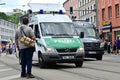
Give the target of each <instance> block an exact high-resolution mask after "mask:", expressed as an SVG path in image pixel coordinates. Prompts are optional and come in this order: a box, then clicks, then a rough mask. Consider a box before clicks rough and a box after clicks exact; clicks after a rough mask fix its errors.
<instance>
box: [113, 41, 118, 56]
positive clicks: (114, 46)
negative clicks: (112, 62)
mask: <svg viewBox="0 0 120 80" xmlns="http://www.w3.org/2000/svg"><path fill="white" fill-rule="evenodd" d="M116 50H117V47H116V44H115V42H114V44H113V54H116Z"/></svg>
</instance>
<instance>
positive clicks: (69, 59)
mask: <svg viewBox="0 0 120 80" xmlns="http://www.w3.org/2000/svg"><path fill="white" fill-rule="evenodd" d="M29 5H30V7H31V11H29V14H26V15H24V16H22V17H21V19H22V18H23V17H25V16H27V17H28V18H29V26H30V27H31V28H32V29H33V31H34V33H35V36H36V43H35V52H34V54H33V60H34V61H37V62H38V63H39V67H40V68H45V67H47V66H49V65H51V64H56V63H74V64H75V66H76V67H82V65H83V59H84V45H83V43H82V41H81V40H80V39H79V37H84V34H82V33H81V35H79V36H77V33H76V31H75V27H74V25H73V23H72V20H71V19H70V18H69V17H68V16H67V15H66V14H65V9H64V8H63V7H62V6H61V5H60V4H39V5H38V4H33V3H31V4H29Z"/></svg>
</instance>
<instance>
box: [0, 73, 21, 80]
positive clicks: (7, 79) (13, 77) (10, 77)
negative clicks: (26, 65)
mask: <svg viewBox="0 0 120 80" xmlns="http://www.w3.org/2000/svg"><path fill="white" fill-rule="evenodd" d="M19 77H20V74H17V75H13V76H7V77H4V78H0V80H11V79H15V78H19Z"/></svg>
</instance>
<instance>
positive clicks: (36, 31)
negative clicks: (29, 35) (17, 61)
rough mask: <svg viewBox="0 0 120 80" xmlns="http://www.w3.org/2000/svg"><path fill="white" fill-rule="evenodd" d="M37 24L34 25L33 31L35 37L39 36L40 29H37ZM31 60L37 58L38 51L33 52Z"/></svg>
mask: <svg viewBox="0 0 120 80" xmlns="http://www.w3.org/2000/svg"><path fill="white" fill-rule="evenodd" d="M39 30H40V29H39V26H38V24H35V25H34V28H33V31H34V33H35V36H36V39H38V38H40V31H39ZM33 60H38V52H34V54H33Z"/></svg>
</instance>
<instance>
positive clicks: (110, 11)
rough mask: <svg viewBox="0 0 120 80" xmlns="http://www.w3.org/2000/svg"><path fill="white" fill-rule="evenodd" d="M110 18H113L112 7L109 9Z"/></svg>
mask: <svg viewBox="0 0 120 80" xmlns="http://www.w3.org/2000/svg"><path fill="white" fill-rule="evenodd" d="M108 17H109V19H111V18H112V7H111V6H110V7H108Z"/></svg>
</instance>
